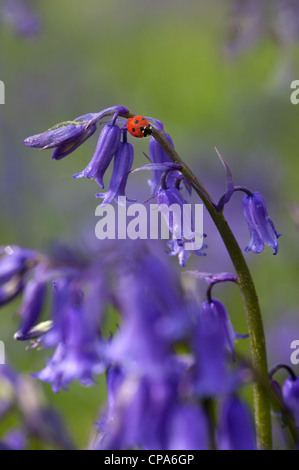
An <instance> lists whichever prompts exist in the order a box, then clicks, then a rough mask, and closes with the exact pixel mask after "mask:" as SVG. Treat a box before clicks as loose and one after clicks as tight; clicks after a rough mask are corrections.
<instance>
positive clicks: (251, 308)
mask: <svg viewBox="0 0 299 470" xmlns="http://www.w3.org/2000/svg"><path fill="white" fill-rule="evenodd" d="M126 117H128V116H126ZM152 136H153V137H154V138H155V139H156V140H157V142H158V143H159V144H160V145H161V147H162V148H163V149H164V150H165V152H166V153H167V155H168V156H169V157H170V158H171V160H172V161H173V162H175V163H180V164H181V165H182V166H183V168H182V169H181V170H180V171H181V173H182V174H183V175H184V176H185V177H186V178H187V179H188V180H189V182H190V183H191V185H192V187H193V188H194V190H195V191H196V192H197V194H198V195H199V196H200V198H201V200H202V201H203V203H204V205H205V207H206V209H207V210H208V212H209V214H210V216H211V217H212V219H213V221H214V223H215V225H216V227H217V229H218V231H219V233H220V235H221V237H222V240H223V242H224V244H225V246H226V249H227V251H228V254H229V256H230V258H231V261H232V263H233V265H234V267H235V270H236V273H237V275H238V285H239V287H240V291H241V295H242V299H243V304H244V308H245V312H246V316H247V325H248V331H249V338H250V351H251V359H252V365H253V367H254V368H255V369H256V370H257V371H258V372H259V374H261V375H262V376H267V373H268V372H267V371H268V367H267V356H266V346H265V335H264V327H263V321H262V316H261V311H260V307H259V302H258V297H257V294H256V290H255V286H254V283H253V280H252V277H251V273H250V271H249V268H248V266H247V263H246V261H245V259H244V256H243V253H242V251H241V249H240V247H239V245H238V242H237V240H236V239H235V236H234V234H233V233H232V231H231V229H230V227H229V225H228V223H227V221H226V219H225V217H224V215H223V212H222V211H221V212H217V210H216V208H215V206H214V205H213V200H212V198H211V196H210V195H209V193H208V191H207V190H206V189H205V187H204V186H203V184H202V183H201V182H200V181H199V180H198V179H197V177H196V176H195V175H194V173H193V172H192V170H191V169H190V168H189V167H188V166H187V165H186V163H185V162H184V161H183V160H182V159H181V157H180V156H179V155H178V154H177V152H176V151H175V150H174V148H173V147H172V146H171V145H170V144H169V142H168V140H167V139H166V137H165V136H164V134H163V133H162V132H160V131H158V130H157V129H155V128H154V127H153V129H152ZM253 392H254V413H255V425H256V433H257V446H258V448H259V449H271V448H272V436H271V434H272V433H271V415H270V400H269V396H268V393H267V392H266V391H265V389H264V388H263V386H262V385H261V384H259V383H258V382H257V383H255V384H254V390H253Z"/></svg>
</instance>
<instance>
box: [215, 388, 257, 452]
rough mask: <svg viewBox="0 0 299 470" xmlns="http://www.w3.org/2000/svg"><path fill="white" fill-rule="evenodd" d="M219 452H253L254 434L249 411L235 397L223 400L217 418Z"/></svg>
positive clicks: (254, 444) (254, 447)
mask: <svg viewBox="0 0 299 470" xmlns="http://www.w3.org/2000/svg"><path fill="white" fill-rule="evenodd" d="M217 442H218V449H219V450H255V449H256V443H255V432H254V426H253V421H252V417H251V413H250V410H249V409H248V407H247V405H246V404H245V403H244V402H243V401H241V400H240V399H239V398H238V397H237V396H235V395H233V396H229V397H228V398H227V399H226V400H224V402H223V404H222V406H221V410H220V416H219V427H218V436H217Z"/></svg>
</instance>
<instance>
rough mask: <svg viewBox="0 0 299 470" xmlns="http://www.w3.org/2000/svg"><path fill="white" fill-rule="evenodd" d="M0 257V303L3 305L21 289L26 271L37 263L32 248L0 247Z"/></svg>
mask: <svg viewBox="0 0 299 470" xmlns="http://www.w3.org/2000/svg"><path fill="white" fill-rule="evenodd" d="M1 252H2V254H3V256H2V258H1V259H0V305H4V304H6V303H8V302H10V301H11V300H13V299H14V298H15V297H17V296H18V295H19V294H20V293H21V292H22V290H23V288H24V285H25V276H26V273H27V272H28V271H29V270H30V269H31V268H33V267H34V266H35V265H36V263H37V255H36V253H35V252H34V251H33V250H27V249H23V248H20V247H17V246H7V247H2V249H1Z"/></svg>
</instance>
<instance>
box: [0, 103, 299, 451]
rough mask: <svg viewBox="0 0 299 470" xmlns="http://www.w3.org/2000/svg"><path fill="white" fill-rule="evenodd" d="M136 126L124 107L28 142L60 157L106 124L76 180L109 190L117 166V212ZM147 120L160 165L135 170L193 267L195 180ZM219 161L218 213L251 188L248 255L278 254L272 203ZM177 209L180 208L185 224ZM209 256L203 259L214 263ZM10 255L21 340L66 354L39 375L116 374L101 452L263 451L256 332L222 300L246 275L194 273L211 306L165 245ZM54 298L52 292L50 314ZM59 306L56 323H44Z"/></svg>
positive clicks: (0, 292) (292, 392) (108, 197)
mask: <svg viewBox="0 0 299 470" xmlns="http://www.w3.org/2000/svg"><path fill="white" fill-rule="evenodd" d="M131 117H132V114H131V113H130V112H129V110H128V109H127V108H125V107H124V106H114V107H111V108H107V109H105V110H103V111H101V112H100V113H90V114H87V115H84V116H80V117H79V118H76V119H75V120H73V121H67V122H64V123H61V124H59V125H56V126H54V127H52V128H51V129H49V130H48V131H46V132H44V133H42V134H38V135H34V136H32V137H29V138H27V139H26V140H25V144H26V145H27V146H29V147H38V148H41V149H49V148H52V149H54V150H53V154H52V158H53V159H55V160H59V159H61V158H63V157H65V156H66V155H68V154H70V153H71V152H73V151H74V150H75V149H77V148H78V147H79V146H80V145H81V144H82V143H84V142H85V141H86V140H87V139H88V138H89V137H91V136H92V135H93V134H94V133H95V132H96V130H97V128H98V126H100V125H102V124H103V128H102V130H101V132H100V135H99V138H98V143H97V146H96V149H95V152H94V155H93V157H92V159H91V161H90V163H89V164H88V165H87V166H86V167H85V168H84V169H83V171H81V172H80V173H77V174H76V175H74V178H76V179H77V178H82V177H84V178H87V179H90V180H94V181H95V182H96V183H97V184H98V185H99V186H100V187H101V188H104V176H105V174H106V171H107V169H108V167H109V166H110V165H111V164H112V161H113V171H112V176H111V179H110V183H109V188H108V191H107V192H106V193H97V194H96V197H99V198H102V199H103V203H102V206H105V205H107V204H110V203H111V202H112V201H113V200H115V201H116V202H119V201H118V198H119V196H125V190H126V183H127V179H128V176H129V173H130V172H131V167H132V164H133V159H134V147H133V145H132V144H131V143H129V142H128V141H127V137H128V132H129V133H131V134H132V135H134V133H132V132H131V130H130V126H128V127H127V120H128V119H131ZM102 119H104V120H103V121H102V122H100V121H101V120H102ZM144 119H146V120H147V121H150V124H148V125H147V127H146V130H147V134H152V136H151V137H150V139H149V160H150V163H149V164H147V165H145V166H143V167H141V168H138V169H136V170H134V171H139V170H143V169H145V170H150V171H152V179H151V180H150V181H149V186H150V199H152V198H154V197H156V198H157V206H158V209H159V210H160V211H161V212H162V215H164V214H163V210H164V208H166V212H167V213H168V214H167V223H168V228H169V231H170V233H171V235H172V239H171V241H170V242H169V243H168V245H169V246H170V249H171V251H170V253H169V254H171V255H178V259H179V263H180V265H181V266H185V264H186V262H187V259H188V257H189V256H190V253H191V251H189V250H187V249H186V244H187V243H189V242H190V241H191V242H192V241H193V240H194V239H195V235H194V234H195V231H194V217H193V214H192V213H191V212H190V213H188V222H189V224H188V230H186V227H183V223H184V221H185V219H184V217H183V216H182V215H185V214H184V206H185V205H186V204H188V202H189V198H190V195H191V183H190V181H189V180H188V179H187V178H186V177H185V176H184V175H183V173H184V174H186V171H183V165H182V164H181V163H174V162H173V161H172V159H171V158H170V156H169V155H173V153H172V150H173V149H174V146H173V141H172V139H171V137H170V136H169V135H168V134H164V127H163V124H162V123H161V122H160V121H158V120H157V119H153V118H144ZM135 123H137V124H138V122H137V121H135ZM132 131H133V130H132ZM138 131H139V130H138ZM134 132H136V129H134ZM140 132H141V134H140V133H139V134H138V137H142V130H141V131H140ZM155 132H156V134H155ZM157 133H160V136H161V135H164V137H163V138H164V144H163V145H164V147H162V144H161V145H160V143H158V141H157V140H156V139H155V138H154V135H156V136H157ZM144 136H145V134H144ZM161 142H162V143H163V139H162V141H161ZM166 149H167V150H168V153H169V155H168V153H167V152H166ZM218 155H219V157H220V160H221V161H222V163H223V165H224V167H225V169H226V174H227V187H226V192H225V194H224V195H223V196H222V197H221V198H220V200H219V202H218V204H215V203H214V202H213V201H212V200H211V199H210V196H207V195H206V196H205V198H208V202H209V204H211V205H212V206H214V209H215V211H218V213H219V212H221V211H223V210H224V208H225V205H226V204H228V203H229V201H230V199H231V197H232V195H233V194H234V193H235V192H236V191H243V192H244V193H245V195H244V196H243V200H242V209H243V215H244V218H245V220H246V222H247V224H248V228H249V232H250V236H251V239H250V241H249V244H248V245H247V247H246V248H245V250H246V251H251V252H253V253H261V252H262V251H263V249H264V246H265V245H267V246H270V247H271V248H272V249H273V250H274V254H276V253H277V252H278V237H279V236H280V235H279V234H278V233H277V232H276V230H275V228H274V224H273V222H272V220H271V219H270V218H269V216H268V212H267V209H266V204H265V200H264V198H263V197H262V196H261V195H260V194H259V193H258V192H251V191H249V190H248V189H247V188H245V187H242V186H235V185H234V183H233V180H232V175H231V172H230V169H229V167H228V165H227V164H226V163H225V161H224V160H223V159H222V157H221V155H220V154H219V153H218ZM173 159H174V160H175V158H173ZM176 162H177V160H176ZM192 181H193V180H192ZM192 184H193V187H195V189H197V191H198V192H199V193H200V189H199V188H198V187H197V186H195V183H194V182H193V183H192ZM200 194H202V193H200ZM174 207H177V208H179V209H180V210H179V212H178V214H179V215H177V213H176V212H175V211H174V209H173V208H174ZM204 236H205V235H204V234H202V238H203V237H204ZM204 248H205V245H202V247H201V248H200V249H198V250H197V249H194V250H193V251H194V253H195V254H197V255H203V254H204V253H203V249H204ZM2 255H3V256H2V259H1V260H0V300H1V298H2V299H3V300H2V303H7V302H9V301H11V300H12V299H14V298H15V297H17V296H21V295H22V301H21V305H20V309H19V319H20V325H19V329H18V331H17V333H16V334H15V338H16V339H18V340H32V341H34V345H37V344H38V345H39V347H44V348H48V349H52V348H54V352H53V355H52V357H51V358H50V359H49V360H48V362H47V364H46V367H45V368H44V369H43V370H42V371H40V372H38V373H35V374H34V376H35V377H37V378H39V379H40V380H43V381H45V382H48V383H50V384H51V385H52V389H53V390H54V391H55V392H58V391H59V390H60V389H66V387H67V386H68V385H69V384H71V383H72V382H73V381H75V380H79V381H80V382H81V383H82V384H83V385H92V384H93V382H94V377H95V376H96V375H98V374H102V373H104V372H105V373H106V376H107V389H108V403H107V406H106V407H105V409H104V411H102V413H101V418H100V419H99V422H98V423H97V435H96V438H95V439H94V440H93V442H92V443H91V445H90V447H91V448H94V449H134V448H136V447H137V448H141V449H156V450H162V449H165V450H171V449H182V450H196V449H210V448H217V449H230V450H231V449H236V450H239V449H255V447H256V443H255V431H254V429H253V424H252V418H251V412H250V410H249V409H248V407H247V405H246V404H245V403H244V402H243V401H242V400H241V399H240V396H239V395H240V393H239V392H240V389H241V387H242V385H243V383H248V381H250V380H254V377H255V371H253V370H252V367H251V366H248V363H246V362H244V363H243V362H242V361H237V360H236V359H237V354H236V351H235V341H236V339H238V338H247V336H248V335H240V334H237V333H236V332H235V330H234V328H233V325H232V323H231V320H230V317H229V314H228V312H227V310H226V308H225V306H224V304H223V303H222V302H220V300H218V299H217V298H215V297H214V296H212V290H213V289H214V288H215V287H214V286H215V285H216V284H219V283H227V282H234V283H238V278H237V277H236V276H235V275H234V274H231V273H226V272H225V273H218V274H211V273H201V272H199V271H190V272H188V273H186V274H191V275H192V276H195V277H197V278H199V279H203V280H205V281H206V282H207V283H208V287H207V291H206V296H205V298H204V299H200V300H199V299H198V295H195V292H190V291H189V290H188V291H187V290H186V288H184V287H183V284H182V282H181V278H180V276H179V274H178V272H177V271H176V270H174V269H173V266H172V265H171V264H170V260H169V259H167V257H162V258H159V257H157V253H156V252H155V251H154V249H153V247H152V246H151V245H150V244H147V243H145V242H142V241H141V240H137V241H134V242H129V241H123V243H118V242H113V243H112V242H111V243H110V242H109V243H108V242H107V244H106V243H102V245H101V249H100V250H99V249H98V248H97V249H96V250H94V251H93V252H92V253H85V255H84V256H80V255H79V254H78V253H74V252H72V251H70V250H60V251H58V252H56V253H55V252H54V253H53V254H52V255H43V254H41V253H36V252H35V251H31V250H25V249H22V248H19V247H6V248H3V249H2ZM240 279H241V277H240ZM240 283H241V282H240ZM46 292H48V293H49V292H50V295H51V299H52V301H51V304H50V306H49V303H46V302H45V298H46ZM47 309H49V310H50V315H48V317H47V319H46V320H43V321H41V318H42V315H43V318H44V314H45V311H46V310H47ZM111 309H114V310H116V311H117V312H118V314H119V316H120V320H119V326H118V325H117V326H116V327H115V329H114V331H113V332H109V334H108V335H107V333H106V332H105V320H106V318H107V315H108V314H109V311H111ZM297 388H298V387H297V382H296V380H295V379H294V377H292V380H291V381H290V383H286V384H285V385H284V387H283V390H282V395H284V399H285V402H286V406H287V407H288V409H289V410H290V413H291V414H293V415H294V416H295V417H297V411H298V410H297V408H296V407H297V401H298V397H297V395H298V393H297V392H298V390H297ZM215 408H216V409H217V410H218V411H219V413H218V414H217V419H215V413H214V411H215ZM213 409H214V410H213ZM296 419H297V418H296Z"/></svg>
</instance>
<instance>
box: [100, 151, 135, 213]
mask: <svg viewBox="0 0 299 470" xmlns="http://www.w3.org/2000/svg"><path fill="white" fill-rule="evenodd" d="M133 159H134V148H133V146H132V145H131V144H129V143H128V142H121V143H120V144H119V147H118V149H117V151H116V153H115V157H114V166H113V172H112V176H111V180H110V185H109V189H108V191H107V192H106V193H98V194H96V197H99V198H104V201H103V202H102V207H104V206H106V205H107V204H110V202H111V201H113V199H115V200H116V201H117V202H118V197H119V196H125V189H126V184H127V180H128V176H129V172H130V169H131V167H132V163H133Z"/></svg>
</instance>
